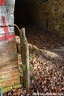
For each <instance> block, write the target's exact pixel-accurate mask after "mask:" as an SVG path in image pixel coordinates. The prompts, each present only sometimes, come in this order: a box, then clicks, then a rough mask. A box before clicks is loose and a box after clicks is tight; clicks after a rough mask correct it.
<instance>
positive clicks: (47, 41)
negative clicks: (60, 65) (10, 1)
mask: <svg viewBox="0 0 64 96" xmlns="http://www.w3.org/2000/svg"><path fill="white" fill-rule="evenodd" d="M44 1H46V2H44ZM49 1H50V2H51V3H50V2H49ZM57 3H58V2H57ZM51 4H52V5H51ZM53 5H54V2H53V1H51V0H16V3H15V13H14V17H15V21H14V23H15V24H17V25H18V26H19V27H20V28H22V27H25V28H26V36H27V39H28V42H29V43H31V44H34V45H36V46H37V47H39V48H53V47H58V46H61V45H64V42H63V38H61V37H59V36H58V35H55V34H56V33H58V34H60V33H59V32H58V31H59V29H58V26H59V25H58V22H56V21H57V20H56V19H57V17H58V15H57V16H56V15H55V13H54V12H55V11H54V10H53V12H52V11H51V8H50V6H51V7H53ZM51 12H52V13H51ZM58 12H59V11H58ZM56 13H57V12H56ZM58 14H59V13H58ZM54 16H55V17H54ZM54 18H55V19H54ZM58 20H59V19H58ZM59 22H60V21H59ZM56 23H57V25H56ZM54 28H55V29H54ZM56 28H57V30H56ZM15 33H16V35H19V33H18V31H17V29H16V28H15Z"/></svg>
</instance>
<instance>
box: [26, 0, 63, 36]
mask: <svg viewBox="0 0 64 96" xmlns="http://www.w3.org/2000/svg"><path fill="white" fill-rule="evenodd" d="M27 2H28V6H29V8H28V9H29V14H30V16H31V18H32V19H31V20H33V21H34V22H36V23H37V24H38V25H39V26H41V27H42V28H44V29H47V30H48V31H51V32H54V33H57V34H59V35H60V36H64V0H48V1H46V2H43V0H27Z"/></svg>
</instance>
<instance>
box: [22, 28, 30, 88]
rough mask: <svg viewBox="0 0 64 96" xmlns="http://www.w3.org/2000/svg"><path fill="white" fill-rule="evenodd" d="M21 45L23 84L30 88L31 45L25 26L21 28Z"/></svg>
mask: <svg viewBox="0 0 64 96" xmlns="http://www.w3.org/2000/svg"><path fill="white" fill-rule="evenodd" d="M20 45H21V58H22V63H23V64H22V66H23V68H22V69H23V86H24V87H25V88H26V89H27V90H29V86H30V75H29V47H28V42H27V39H26V36H25V28H22V29H21V30H20Z"/></svg>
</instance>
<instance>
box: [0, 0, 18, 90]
mask: <svg viewBox="0 0 64 96" xmlns="http://www.w3.org/2000/svg"><path fill="white" fill-rule="evenodd" d="M14 5H15V0H0V86H2V87H3V88H5V87H8V90H9V87H10V88H12V87H13V86H14V85H17V84H19V83H20V77H19V73H20V72H19V69H18V60H17V50H16V42H15V34H14Z"/></svg>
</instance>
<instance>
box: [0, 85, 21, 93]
mask: <svg viewBox="0 0 64 96" xmlns="http://www.w3.org/2000/svg"><path fill="white" fill-rule="evenodd" d="M21 86H22V85H21V84H15V85H13V86H9V87H4V88H2V92H3V93H4V92H8V91H10V90H11V89H12V88H20V87H21Z"/></svg>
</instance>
